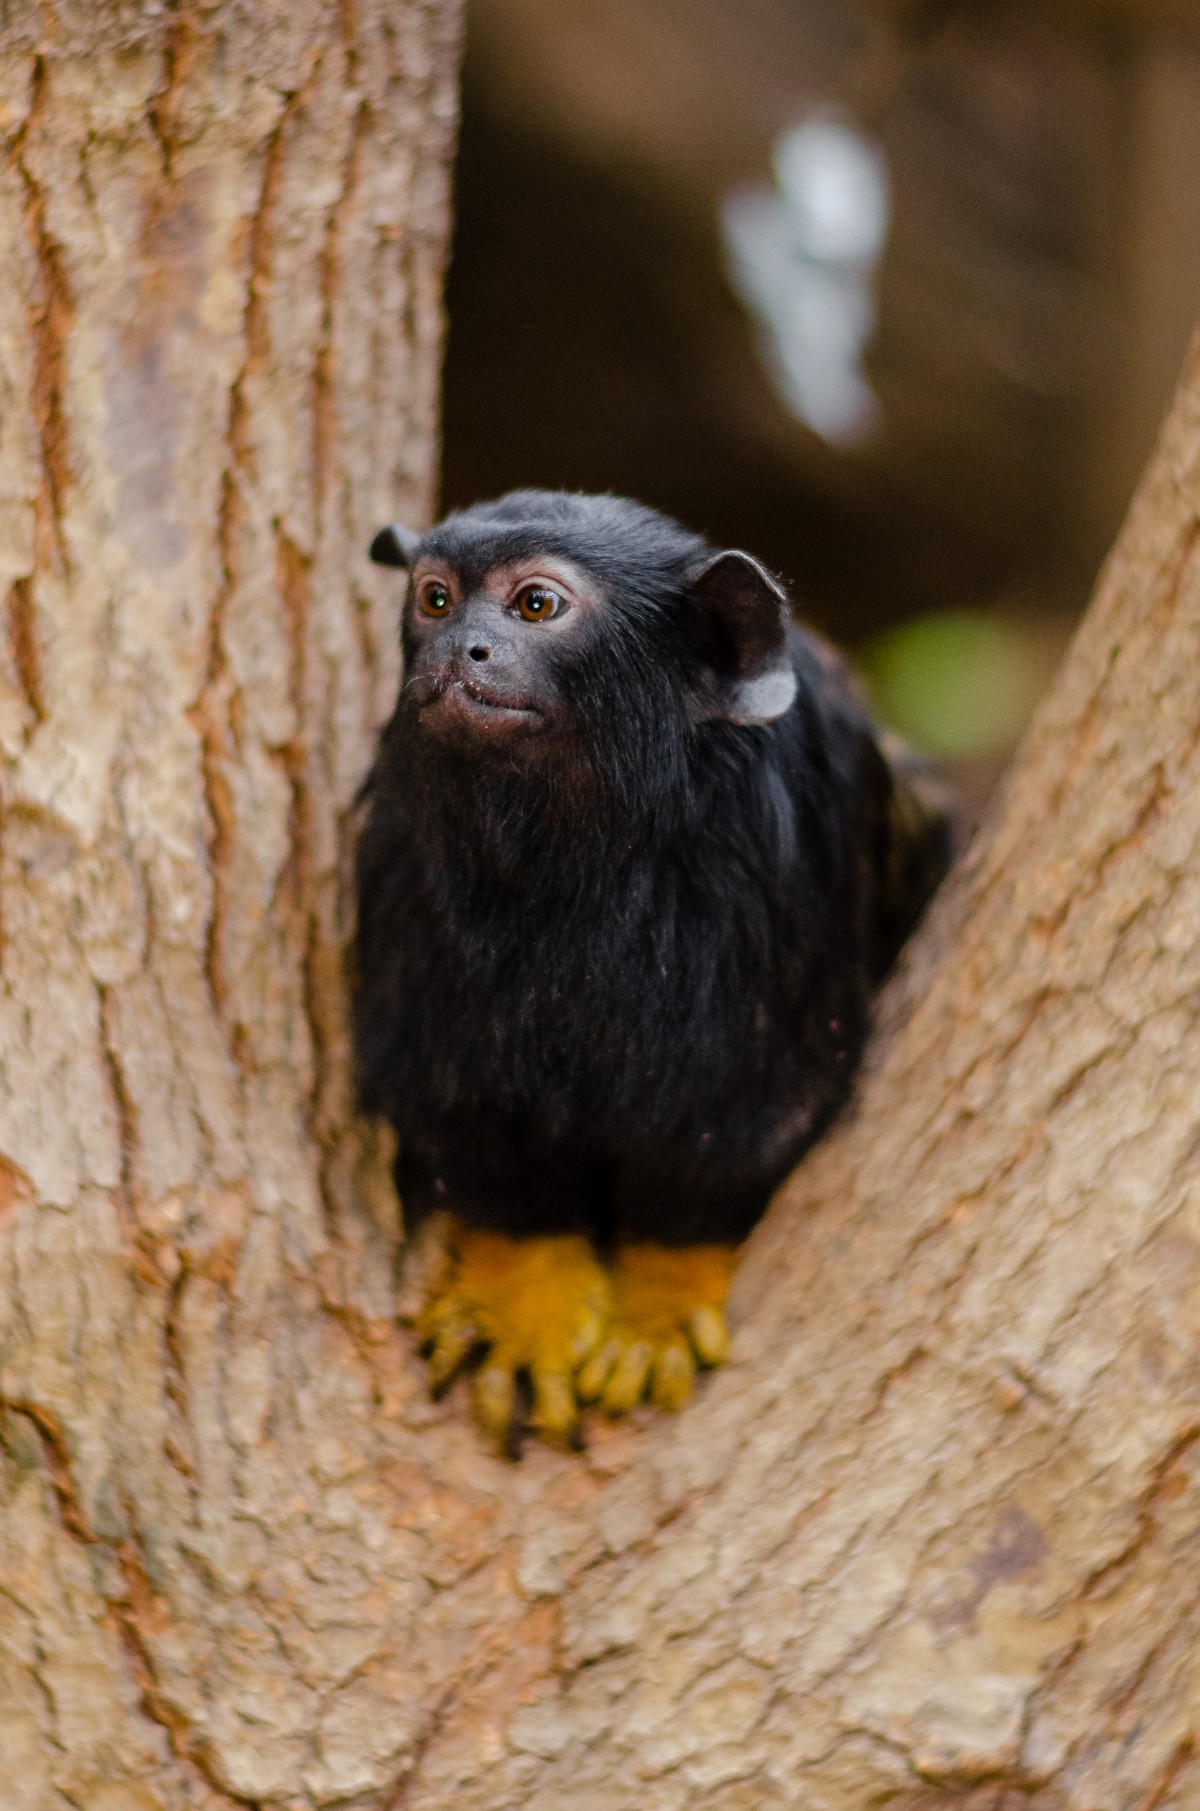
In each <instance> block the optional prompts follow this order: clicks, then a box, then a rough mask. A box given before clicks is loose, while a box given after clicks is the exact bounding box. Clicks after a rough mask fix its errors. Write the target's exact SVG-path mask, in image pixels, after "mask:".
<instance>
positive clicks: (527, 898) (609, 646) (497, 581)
mask: <svg viewBox="0 0 1200 1811" xmlns="http://www.w3.org/2000/svg"><path fill="white" fill-rule="evenodd" d="M371 557H372V558H373V559H374V560H376V561H378V562H380V563H382V564H383V565H385V566H394V567H397V568H400V569H401V570H402V571H404V572H405V573H406V574H407V581H406V582H407V596H406V599H405V604H404V628H403V643H404V683H403V687H402V689H401V693H400V698H399V702H398V703H397V706H396V709H395V713H394V715H393V716H392V718H391V721H390V722H389V723H388V724H387V727H386V728H385V730H384V731H383V735H382V738H381V740H380V744H379V751H378V755H377V758H376V761H375V764H374V767H373V769H372V772H371V775H370V777H369V780H368V783H367V788H366V801H367V803H366V812H365V817H364V825H363V832H362V836H361V841H360V844H359V848H358V859H357V890H358V929H357V943H356V983H355V986H356V992H355V1008H354V1033H355V1046H356V1053H357V1065H358V1085H359V1091H360V1099H361V1104H362V1107H363V1109H364V1110H365V1111H367V1112H371V1113H378V1114H383V1115H386V1117H387V1118H388V1119H389V1120H390V1121H391V1122H392V1124H393V1125H394V1127H395V1128H396V1131H397V1133H398V1135H399V1147H398V1148H399V1156H398V1159H397V1178H396V1179H397V1185H398V1188H399V1192H400V1196H401V1199H402V1201H403V1204H404V1209H405V1213H406V1215H407V1216H408V1217H409V1223H410V1224H413V1223H416V1222H418V1221H419V1220H420V1219H421V1217H422V1216H427V1215H429V1214H430V1213H431V1212H432V1211H434V1210H440V1211H443V1212H444V1213H446V1214H448V1216H449V1222H448V1224H449V1228H450V1242H449V1252H448V1260H447V1263H446V1265H445V1266H444V1267H443V1272H442V1275H441V1277H440V1280H439V1281H438V1283H437V1284H436V1285H435V1286H434V1288H433V1291H432V1293H431V1295H430V1297H429V1299H428V1302H427V1305H426V1307H425V1310H424V1315H423V1319H422V1321H421V1323H420V1326H421V1334H422V1341H423V1349H424V1350H425V1351H426V1353H427V1355H428V1358H429V1371H430V1378H431V1383H432V1385H433V1387H434V1388H435V1389H438V1388H442V1387H445V1385H446V1384H447V1383H448V1382H449V1380H450V1379H451V1378H452V1377H453V1376H454V1375H455V1374H456V1372H457V1371H458V1370H459V1369H460V1368H461V1367H463V1366H464V1365H466V1364H467V1363H468V1362H469V1361H470V1362H474V1363H475V1364H476V1366H477V1368H476V1369H475V1371H474V1376H473V1386H472V1387H473V1398H474V1404H475V1410H476V1413H477V1415H478V1418H479V1420H480V1421H481V1422H482V1424H483V1425H484V1427H485V1428H486V1429H487V1430H488V1431H489V1432H490V1434H491V1435H492V1436H493V1437H494V1438H495V1439H496V1441H497V1442H498V1443H499V1445H500V1446H501V1448H502V1450H505V1451H508V1452H514V1451H515V1450H516V1442H517V1440H518V1438H519V1434H520V1429H521V1423H522V1420H523V1419H526V1418H527V1419H528V1420H530V1421H531V1422H532V1425H533V1427H534V1428H535V1429H536V1430H538V1431H539V1432H540V1433H542V1434H543V1435H545V1436H547V1437H549V1438H552V1439H557V1440H560V1441H563V1442H572V1441H575V1440H577V1439H578V1433H579V1414H580V1407H581V1405H583V1404H587V1403H591V1402H599V1403H600V1404H602V1405H603V1407H604V1408H605V1409H606V1410H607V1411H608V1412H609V1413H610V1414H614V1415H615V1414H620V1413H622V1412H623V1411H625V1410H628V1409H629V1408H631V1407H632V1406H633V1405H634V1404H635V1403H637V1402H638V1401H640V1400H641V1399H642V1398H643V1397H644V1396H646V1395H648V1396H649V1398H650V1400H651V1401H652V1402H654V1403H656V1404H657V1405H659V1406H660V1407H663V1408H677V1407H679V1406H681V1405H682V1404H683V1403H684V1402H685V1401H686V1399H687V1397H688V1396H689V1394H690V1392H691V1389H692V1385H693V1380H694V1377H695V1373H696V1369H697V1367H698V1366H709V1365H716V1364H718V1363H720V1361H721V1359H722V1357H723V1356H724V1354H725V1350H726V1345H727V1338H728V1336H727V1332H726V1326H725V1316H724V1303H725V1295H726V1289H727V1286H728V1283H729V1279H730V1274H731V1272H732V1270H733V1266H734V1262H735V1259H736V1255H737V1248H738V1245H739V1243H740V1242H741V1241H742V1240H743V1239H744V1238H745V1237H746V1235H747V1233H748V1232H749V1231H750V1228H751V1227H752V1226H753V1225H754V1223H755V1221H756V1220H757V1219H758V1218H759V1216H760V1215H761V1214H762V1212H763V1210H764V1208H765V1206H766V1203H767V1200H768V1197H769V1196H770V1194H771V1191H772V1190H773V1189H774V1188H775V1186H776V1184H777V1183H779V1182H780V1180H781V1179H782V1178H783V1177H784V1176H785V1175H786V1174H787V1172H788V1171H789V1169H790V1168H791V1167H792V1166H793V1165H794V1164H795V1163H796V1161H797V1159H798V1158H799V1157H800V1156H801V1154H802V1153H803V1152H804V1151H805V1150H806V1149H807V1148H808V1146H809V1145H811V1144H812V1142H813V1140H814V1139H815V1138H817V1137H818V1136H819V1134H820V1132H821V1130H822V1128H823V1127H825V1126H826V1125H827V1124H828V1123H829V1121H830V1119H831V1117H832V1116H833V1115H834V1114H835V1113H836V1112H837V1110H838V1108H839V1106H840V1105H841V1104H842V1102H843V1101H844V1100H845V1098H846V1096H847V1093H848V1092H849V1089H850V1087H851V1083H852V1081H853V1077H854V1073H855V1068H856V1065H857V1064H858V1061H859V1056H860V1053H861V1051H862V1047H863V1041H864V1038H865V1035H866V1030H867V1017H868V1007H869V1002H870V996H871V990H872V987H873V985H874V983H875V982H876V981H877V980H878V979H879V977H880V975H881V974H882V973H883V971H884V970H885V969H886V968H887V966H888V964H889V963H890V961H891V959H892V957H893V956H894V954H895V952H896V950H897V948H898V947H899V944H900V942H901V941H902V940H903V938H904V937H905V936H906V935H907V933H908V931H909V930H910V929H911V927H912V925H913V923H914V922H915V920H916V918H917V916H918V914H919V913H920V911H921V908H922V907H923V905H924V904H925V901H926V899H927V898H928V896H929V894H930V892H931V891H932V889H933V887H934V886H935V885H936V883H937V881H938V879H939V878H940V876H941V874H942V872H943V870H944V868H945V866H946V864H947V860H948V853H949V827H948V821H947V817H946V815H945V813H944V812H942V811H939V810H938V809H937V808H936V807H933V806H930V805H929V804H928V803H926V802H925V801H923V800H922V798H921V796H920V793H919V789H918V788H917V787H915V786H914V784H913V782H912V781H911V779H910V777H909V776H908V775H907V774H906V772H905V771H904V768H903V765H902V764H901V763H899V762H897V761H896V760H894V759H893V760H889V758H888V756H887V754H885V752H884V748H883V746H882V745H881V741H880V738H879V736H878V735H877V733H876V731H875V730H874V728H873V727H872V725H871V723H870V721H869V720H868V718H867V716H866V715H865V714H864V711H863V709H862V706H861V705H860V703H859V700H858V698H857V696H856V694H855V691H854V689H853V687H852V685H851V684H850V682H849V680H848V678H847V675H846V673H845V670H844V669H843V667H842V666H841V664H840V662H839V661H838V659H837V657H836V656H835V655H833V654H832V652H831V651H830V650H829V649H828V648H827V647H826V646H825V644H824V643H823V642H820V641H818V640H817V638H816V637H815V636H813V635H811V634H808V633H806V632H805V631H804V630H803V629H800V628H797V627H795V626H793V625H792V623H791V621H790V617H789V609H788V602H787V598H786V596H785V594H784V591H783V589H782V587H781V586H780V584H779V583H778V581H777V580H776V579H775V578H773V577H772V576H771V574H770V573H769V572H767V571H766V570H765V568H764V567H763V566H761V565H760V564H759V562H758V561H757V560H755V559H752V558H751V557H750V555H749V554H746V553H741V552H736V551H721V550H718V549H717V548H715V547H713V546H711V545H710V544H709V543H708V542H707V541H705V540H703V539H702V538H701V537H700V536H698V535H695V534H692V533H689V532H688V531H687V530H686V529H684V528H682V527H680V525H679V524H678V523H676V522H674V521H671V520H669V519H668V518H667V517H665V516H663V515H660V514H658V513H657V512H655V511H654V510H651V509H647V508H644V507H642V506H641V505H640V504H637V503H632V502H627V501H625V500H623V499H621V498H618V497H611V496H581V495H575V494H569V493H566V492H557V491H536V490H524V491H514V492H512V493H511V494H510V495H508V496H505V497H502V498H500V500H499V501H498V502H494V503H483V504H479V505H476V506H475V507H474V508H471V509H465V510H461V511H458V512H456V513H455V514H453V515H451V516H449V517H447V519H446V520H445V521H444V522H441V523H440V524H439V525H438V526H437V527H435V528H432V529H430V530H429V532H428V533H427V534H423V535H417V534H413V533H411V532H409V531H408V530H406V529H404V528H402V527H400V526H392V527H388V528H384V529H382V530H381V531H380V533H379V534H378V535H377V536H376V537H375V540H374V542H373V543H372V546H371Z"/></svg>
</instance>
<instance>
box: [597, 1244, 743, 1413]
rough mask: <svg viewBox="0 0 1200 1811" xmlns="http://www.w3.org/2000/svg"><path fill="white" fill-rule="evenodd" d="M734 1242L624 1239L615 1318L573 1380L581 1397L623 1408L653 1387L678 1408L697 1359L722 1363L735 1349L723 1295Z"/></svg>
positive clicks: (654, 1395)
mask: <svg viewBox="0 0 1200 1811" xmlns="http://www.w3.org/2000/svg"><path fill="white" fill-rule="evenodd" d="M736 1259H737V1247H736V1246H734V1245H684V1246H680V1247H678V1248H674V1247H670V1246H666V1245H653V1244H639V1245H626V1246H623V1247H622V1248H621V1249H620V1251H619V1252H618V1254H617V1260H616V1265H615V1269H614V1275H613V1322H612V1325H611V1326H610V1327H609V1328H608V1329H607V1333H606V1337H605V1339H604V1343H603V1345H601V1346H600V1347H599V1349H598V1350H597V1351H595V1352H594V1353H593V1354H592V1356H591V1357H590V1358H588V1359H587V1360H586V1361H585V1363H584V1365H583V1367H582V1369H581V1370H580V1372H579V1375H578V1377H577V1378H576V1380H575V1389H576V1393H577V1395H578V1397H579V1399H580V1401H581V1402H599V1403H601V1404H602V1406H603V1407H604V1408H605V1409H606V1410H607V1411H608V1413H609V1414H610V1415H622V1414H624V1413H625V1412H626V1411H627V1410H629V1409H631V1408H633V1407H634V1406H635V1405H636V1404H637V1403H638V1402H640V1401H641V1400H642V1398H643V1396H645V1395H646V1394H647V1393H648V1394H649V1396H650V1400H651V1401H652V1402H653V1403H654V1405H655V1407H656V1408H660V1409H679V1408H682V1407H683V1405H684V1403H685V1402H686V1401H687V1400H688V1398H689V1397H690V1395H691V1393H692V1386H693V1384H694V1382H695V1378H696V1369H697V1366H698V1365H704V1366H711V1365H719V1364H720V1363H721V1361H722V1359H723V1358H724V1357H725V1354H726V1352H727V1351H728V1349H729V1334H728V1331H727V1329H726V1326H725V1296H726V1294H727V1292H728V1289H729V1279H730V1277H731V1276H732V1274H733V1267H734V1264H735V1262H736Z"/></svg>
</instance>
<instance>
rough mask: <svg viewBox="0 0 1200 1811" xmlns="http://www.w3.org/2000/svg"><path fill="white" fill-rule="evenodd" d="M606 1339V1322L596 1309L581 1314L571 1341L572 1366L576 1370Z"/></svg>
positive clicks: (585, 1309)
mask: <svg viewBox="0 0 1200 1811" xmlns="http://www.w3.org/2000/svg"><path fill="white" fill-rule="evenodd" d="M603 1337H604V1320H603V1318H602V1316H601V1314H600V1313H599V1312H598V1311H597V1310H596V1309H594V1308H590V1307H588V1308H584V1309H583V1310H582V1312H581V1313H580V1316H579V1319H578V1321H577V1323H576V1326H575V1332H574V1335H573V1337H572V1339H571V1365H572V1368H575V1367H577V1366H579V1365H581V1364H583V1362H584V1360H585V1359H588V1358H590V1357H591V1355H592V1353H593V1352H595V1350H596V1348H597V1346H598V1345H599V1344H600V1341H601V1340H602V1339H603Z"/></svg>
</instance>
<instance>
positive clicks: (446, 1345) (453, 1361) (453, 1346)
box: [428, 1320, 479, 1396]
mask: <svg viewBox="0 0 1200 1811" xmlns="http://www.w3.org/2000/svg"><path fill="white" fill-rule="evenodd" d="M431 1343H432V1350H431V1351H430V1353H429V1359H428V1367H429V1387H430V1389H431V1390H432V1391H433V1393H434V1395H435V1396H436V1395H437V1394H438V1393H439V1392H440V1391H442V1390H444V1389H445V1388H446V1386H447V1385H448V1384H449V1383H450V1382H451V1381H452V1380H453V1378H454V1377H455V1375H456V1374H457V1372H458V1371H460V1370H461V1368H462V1366H463V1364H464V1363H465V1362H466V1360H467V1358H468V1357H469V1356H470V1354H471V1352H473V1351H474V1349H475V1347H476V1346H477V1345H478V1344H479V1338H478V1335H477V1333H476V1331H475V1328H474V1326H473V1325H472V1324H471V1322H470V1321H467V1320H460V1321H452V1320H448V1321H447V1322H446V1323H445V1324H444V1325H443V1326H441V1327H440V1328H439V1329H438V1330H437V1332H436V1333H435V1334H434V1336H433V1339H432V1342H431Z"/></svg>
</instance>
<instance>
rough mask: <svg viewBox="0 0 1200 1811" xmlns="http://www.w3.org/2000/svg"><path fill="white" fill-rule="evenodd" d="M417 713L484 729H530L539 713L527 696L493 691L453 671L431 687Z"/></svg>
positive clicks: (537, 719) (537, 722) (539, 715)
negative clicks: (442, 680) (439, 683)
mask: <svg viewBox="0 0 1200 1811" xmlns="http://www.w3.org/2000/svg"><path fill="white" fill-rule="evenodd" d="M421 715H422V716H423V717H424V716H429V717H430V718H432V719H434V721H435V722H437V721H439V720H440V721H441V722H444V723H446V724H447V725H449V724H450V723H456V724H461V725H462V726H463V727H464V728H470V727H474V728H477V729H481V730H485V731H495V730H505V729H532V728H535V727H536V726H537V725H539V724H540V723H541V720H542V713H541V711H540V710H539V709H538V707H537V705H536V704H534V702H533V700H532V699H531V698H528V697H526V696H524V695H523V694H520V693H515V694H514V693H506V692H497V691H493V690H492V688H491V687H490V686H486V685H480V683H479V681H478V680H477V679H471V678H468V677H467V676H466V675H465V674H461V673H455V674H453V675H451V676H449V677H448V678H447V679H446V680H445V681H444V682H443V683H442V684H441V685H438V686H436V687H435V688H432V689H431V691H430V693H429V694H428V695H427V697H426V698H425V699H424V700H423V701H422V705H421Z"/></svg>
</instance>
